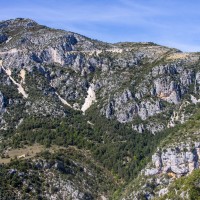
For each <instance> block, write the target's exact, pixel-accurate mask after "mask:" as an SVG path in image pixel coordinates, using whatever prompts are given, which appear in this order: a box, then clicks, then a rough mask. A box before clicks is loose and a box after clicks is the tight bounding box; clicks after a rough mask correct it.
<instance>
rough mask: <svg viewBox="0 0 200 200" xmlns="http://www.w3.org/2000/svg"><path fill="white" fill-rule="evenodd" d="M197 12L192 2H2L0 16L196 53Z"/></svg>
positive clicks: (199, 46) (199, 40)
mask: <svg viewBox="0 0 200 200" xmlns="http://www.w3.org/2000/svg"><path fill="white" fill-rule="evenodd" d="M199 10H200V1H197V0H193V1H186V0H185V1H184V0H182V1H181V0H168V1H166V0H165V1H164V0H148V1H147V0H146V1H145V0H140V1H136V0H109V1H108V0H96V1H92V0H87V1H83V0H73V1H69V0H48V1H47V0H32V1H27V0H6V1H2V2H1V12H0V20H7V19H13V18H17V17H24V18H30V19H33V20H35V21H37V22H38V23H40V24H43V25H46V26H50V27H52V28H59V29H64V30H69V31H73V32H77V33H80V34H82V35H85V36H88V37H91V38H93V39H98V40H102V41H105V42H111V43H115V42H125V41H130V42H155V43H158V44H161V45H166V46H169V47H174V48H178V49H180V50H182V51H200V27H199V26H198V24H199V21H200V12H199Z"/></svg>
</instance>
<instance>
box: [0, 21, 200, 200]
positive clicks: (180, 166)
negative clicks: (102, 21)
mask: <svg viewBox="0 0 200 200" xmlns="http://www.w3.org/2000/svg"><path fill="white" fill-rule="evenodd" d="M199 58H200V54H199V53H183V52H181V51H180V50H178V49H174V48H168V47H164V46H160V45H157V44H154V43H152V42H147V43H133V42H131V43H130V42H124V43H115V44H110V43H105V42H101V41H97V40H92V39H90V38H87V37H85V36H82V35H80V34H77V33H73V32H68V31H63V30H56V29H52V28H48V27H46V26H42V25H39V24H37V23H36V22H34V21H33V20H30V19H23V18H17V19H14V20H6V21H1V22H0V139H1V140H0V141H1V142H0V152H1V159H0V163H1V167H0V173H1V178H0V186H1V187H0V188H1V189H0V192H1V193H0V194H1V195H2V196H3V197H4V198H7V199H9V198H12V199H14V198H16V199H52V200H53V199H102V200H105V199H118V200H119V199H123V200H125V199H167V198H168V199H178V198H180V199H198V198H199V190H200V189H199V187H200V186H199V181H200V176H199V157H200V138H199V127H200V121H199V120H200V116H199V110H200V104H199V102H200V60H199ZM181 181H182V182H183V183H184V184H182V185H181Z"/></svg>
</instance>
